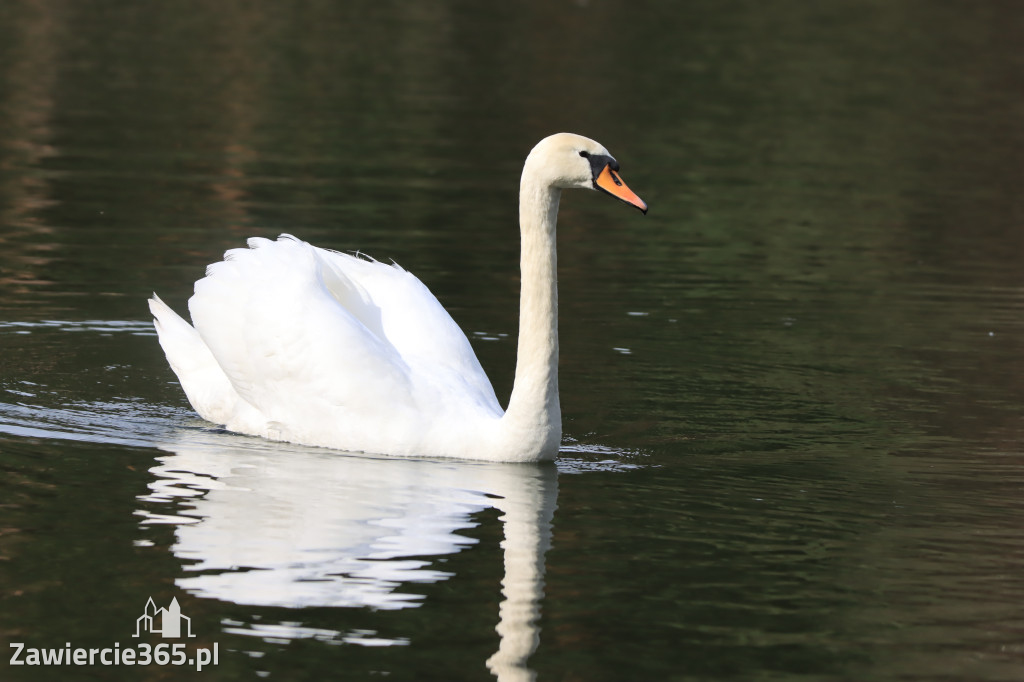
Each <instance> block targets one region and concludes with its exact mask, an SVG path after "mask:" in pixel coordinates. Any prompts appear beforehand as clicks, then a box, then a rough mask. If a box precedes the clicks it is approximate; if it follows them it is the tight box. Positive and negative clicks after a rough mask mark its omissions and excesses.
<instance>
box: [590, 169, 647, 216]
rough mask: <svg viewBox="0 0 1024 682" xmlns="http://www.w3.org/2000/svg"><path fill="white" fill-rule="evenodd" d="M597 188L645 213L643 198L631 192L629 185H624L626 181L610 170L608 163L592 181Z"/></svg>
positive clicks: (645, 205) (645, 207) (645, 206)
mask: <svg viewBox="0 0 1024 682" xmlns="http://www.w3.org/2000/svg"><path fill="white" fill-rule="evenodd" d="M594 184H595V185H597V188H598V189H601V190H604V191H605V192H608V194H611V195H612V196H613V197H615V198H616V199H621V200H622V201H625V202H626V203H627V204H631V205H633V206H636V207H637V208H639V209H640V210H641V211H643V213H644V214H645V215H646V214H647V204H646V203H645V202H644V200H643V199H641V198H640V197H638V196H637V195H636V194H634V193H633V190H631V189H630V188H629V187H626V183H624V182H623V181H622V178H620V177H619V174H618V173H616V172H615V171H613V170H612V167H611V166H610V165H608V166H605V167H604V170H603V171H601V174H600V175H598V176H597V180H595V181H594Z"/></svg>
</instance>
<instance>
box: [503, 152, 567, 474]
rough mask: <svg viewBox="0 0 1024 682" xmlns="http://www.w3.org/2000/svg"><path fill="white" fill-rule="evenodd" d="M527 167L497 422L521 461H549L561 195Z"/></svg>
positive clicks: (555, 411) (557, 430)
mask: <svg viewBox="0 0 1024 682" xmlns="http://www.w3.org/2000/svg"><path fill="white" fill-rule="evenodd" d="M531 170H532V166H531V164H530V163H529V162H528V163H527V164H526V167H525V168H524V169H523V177H522V181H521V182H520V185H519V226H520V230H521V232H522V254H521V256H520V262H519V267H520V276H521V289H520V293H519V350H518V353H517V359H516V379H515V384H514V385H513V387H512V397H511V398H510V399H509V403H508V410H507V411H506V412H505V416H504V417H503V418H502V422H503V431H504V433H505V437H506V443H507V444H508V445H510V446H513V447H514V448H515V449H516V450H520V449H521V450H522V459H529V460H537V459H553V458H554V457H555V455H556V454H558V444H559V442H560V441H561V439H562V411H561V408H560V407H559V404H558V280H557V255H556V251H555V223H556V221H557V218H558V200H559V198H560V197H561V190H560V189H558V188H556V187H551V186H549V185H547V184H544V183H542V182H539V181H537V180H536V178H535V174H534V173H533V172H531Z"/></svg>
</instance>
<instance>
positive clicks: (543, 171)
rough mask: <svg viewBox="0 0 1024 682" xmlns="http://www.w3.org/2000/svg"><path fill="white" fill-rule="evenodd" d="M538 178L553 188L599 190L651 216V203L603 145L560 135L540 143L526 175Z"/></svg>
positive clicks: (581, 137)
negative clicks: (638, 192) (632, 186)
mask: <svg viewBox="0 0 1024 682" xmlns="http://www.w3.org/2000/svg"><path fill="white" fill-rule="evenodd" d="M527 174H531V175H536V176H538V178H539V179H540V180H542V181H545V182H546V183H547V184H548V185H549V186H550V187H557V188H559V189H570V188H574V187H578V188H582V189H596V190H598V191H600V192H604V193H606V194H610V195H612V196H613V197H615V198H616V199H619V200H621V201H624V202H626V203H627V204H629V205H630V206H635V207H636V208H638V209H640V210H641V211H642V212H644V213H647V204H646V202H644V200H643V199H641V198H640V197H638V196H637V195H636V194H634V193H633V190H631V189H630V188H629V187H627V186H626V183H625V182H623V181H622V178H621V177H620V176H619V162H618V161H616V160H615V157H614V156H612V155H611V154H610V153H609V152H608V150H607V149H605V148H604V146H603V145H601V144H600V143H599V142H596V141H594V140H591V139H590V138H588V137H583V136H582V135H574V134H572V133H557V134H555V135H551V136H549V137H545V138H544V139H543V140H541V141H540V142H538V143H537V146H535V147H534V148H533V150H532V151H531V152H530V155H529V156H527V157H526V166H525V167H524V168H523V176H524V177H526V176H527Z"/></svg>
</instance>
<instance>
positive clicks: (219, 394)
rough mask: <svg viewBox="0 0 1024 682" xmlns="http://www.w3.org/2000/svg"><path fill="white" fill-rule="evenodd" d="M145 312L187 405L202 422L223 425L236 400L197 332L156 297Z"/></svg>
mask: <svg viewBox="0 0 1024 682" xmlns="http://www.w3.org/2000/svg"><path fill="white" fill-rule="evenodd" d="M149 310H150V312H151V313H152V314H153V326H154V327H156V333H157V336H158V337H159V339H160V347H161V348H163V350H164V354H165V355H166V356H167V362H168V364H170V366H171V369H172V370H174V373H175V375H177V377H178V382H179V383H180V384H181V387H182V389H183V390H184V391H185V395H186V396H187V397H188V401H189V403H191V404H192V407H193V408H194V409H195V411H196V412H198V413H199V416H201V417H202V418H203V419H206V420H207V421H211V422H214V423H217V424H227V423H228V422H229V421H230V419H231V415H232V414H233V413H234V412H235V411H236V408H237V406H238V403H239V401H240V399H239V397H238V394H237V393H236V392H235V390H234V388H233V387H232V386H231V382H230V381H228V378H227V376H226V375H225V374H224V371H223V370H222V369H221V368H220V365H218V364H217V360H216V359H215V358H214V357H213V354H212V353H211V352H210V349H209V348H207V346H206V344H205V343H203V340H202V338H201V337H200V336H199V332H197V331H196V330H195V328H194V327H193V326H192V325H190V324H189V323H188V322H186V321H185V320H184V319H182V317H181V316H180V315H178V314H177V313H176V312H174V311H173V310H171V308H170V306H168V305H167V304H166V303H164V302H163V301H162V300H160V297H159V296H157V295H156V294H153V297H152V298H151V299H149Z"/></svg>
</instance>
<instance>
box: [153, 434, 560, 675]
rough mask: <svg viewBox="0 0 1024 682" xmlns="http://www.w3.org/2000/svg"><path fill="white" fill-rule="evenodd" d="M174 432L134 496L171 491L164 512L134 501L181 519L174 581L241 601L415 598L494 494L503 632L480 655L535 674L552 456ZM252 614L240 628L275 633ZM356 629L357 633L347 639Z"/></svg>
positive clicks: (505, 668)
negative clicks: (418, 455) (444, 453)
mask: <svg viewBox="0 0 1024 682" xmlns="http://www.w3.org/2000/svg"><path fill="white" fill-rule="evenodd" d="M177 435H178V440H177V441H176V442H173V443H169V444H163V445H161V448H162V449H164V450H168V451H170V452H171V453H172V454H169V455H167V456H163V457H160V458H158V460H159V464H158V465H157V466H155V467H153V468H152V469H151V472H152V473H153V474H155V475H156V478H155V480H154V481H152V482H151V483H150V485H149V487H150V491H149V494H147V495H145V496H143V497H141V498H140V499H141V500H143V501H145V502H148V503H152V502H158V503H166V502H169V501H174V502H175V504H174V505H173V506H171V507H170V510H171V513H169V514H161V513H156V512H155V511H154V509H160V507H164V506H165V505H164V504H158V505H153V504H147V505H146V509H144V510H140V511H139V512H138V513H139V514H140V515H142V516H143V517H145V521H146V522H147V523H172V524H175V526H176V528H175V541H174V544H173V546H172V551H173V552H174V554H175V556H176V557H178V558H179V559H182V560H183V561H184V562H185V563H186V566H185V570H186V571H187V572H188V573H189V574H190V575H188V577H185V578H182V579H180V580H178V581H177V584H178V586H179V587H181V588H182V589H185V590H187V591H189V592H190V593H191V594H193V595H196V596H199V597H208V598H214V599H220V600H225V601H229V602H233V603H236V604H244V605H257V606H283V607H291V608H303V607H314V606H334V607H371V608H373V609H404V608H411V607H416V606H418V605H420V603H421V601H422V599H423V596H422V595H419V594H415V593H414V592H413V591H411V590H410V586H411V585H413V584H416V583H433V582H438V581H442V580H447V579H449V578H451V577H453V574H451V573H449V572H446V571H443V570H439V568H438V567H437V562H436V558H437V557H439V556H442V555H447V554H453V553H456V552H459V551H461V550H463V549H464V548H466V547H467V546H469V545H472V544H475V543H476V542H477V541H476V540H475V539H473V538H470V537H467V536H465V535H460V531H462V530H464V529H467V528H471V527H473V526H475V525H476V523H475V522H474V521H473V515H474V514H476V513H478V512H480V511H482V510H485V509H488V508H495V509H497V510H499V511H500V512H501V521H502V524H503V528H504V540H503V541H502V543H501V547H502V549H503V554H504V568H505V570H504V577H503V579H502V594H503V601H502V602H501V604H500V606H499V613H498V614H497V615H498V621H499V622H498V625H497V628H496V629H497V632H498V634H499V636H500V646H499V649H498V651H497V652H496V653H495V654H494V655H493V656H491V658H490V659H489V660H488V661H487V665H488V668H489V669H490V670H491V672H492V673H494V674H495V675H496V676H497V677H498V678H499V679H501V680H518V679H532V678H533V675H532V673H531V672H530V671H529V670H528V669H527V668H526V661H527V659H528V658H529V656H530V655H531V654H532V653H533V652H534V650H536V648H537V645H538V642H539V632H538V627H537V618H538V614H539V610H540V600H541V595H542V590H543V578H544V554H545V552H546V551H547V549H548V547H549V545H550V538H551V519H552V516H553V514H554V510H555V505H556V497H557V472H556V469H555V467H554V466H541V465H529V464H527V465H522V464H520V465H516V464H511V465H510V464H497V463H488V462H463V461H424V460H404V459H395V458H374V457H369V456H347V455H340V454H338V453H332V452H328V451H323V450H318V449H313V448H300V447H293V446H282V445H281V444H265V443H263V442H255V443H254V442H253V441H252V440H251V439H245V438H239V437H236V436H230V435H227V434H219V433H213V432H210V431H205V430H197V431H193V432H181V431H179V432H178V434H177ZM161 511H162V510H161ZM229 625H231V624H229ZM239 625H241V624H239ZM298 626H299V624H296V627H298ZM253 627H254V628H255V631H254V630H253V629H248V630H244V632H245V633H246V634H260V635H261V636H262V635H266V636H270V637H273V636H275V633H272V632H269V631H268V632H266V633H263V632H262V631H261V630H260V629H259V628H260V627H263V626H260V625H254V626H253ZM298 629H299V631H297V632H295V633H293V634H295V635H296V636H299V637H302V636H311V635H309V634H308V633H303V632H301V630H302V629H301V627H299V628H298ZM235 631H239V630H235ZM328 634H331V633H328ZM322 635H323V633H321V636H322ZM363 635H365V636H367V637H371V639H372V635H371V633H363ZM276 636H277V637H279V638H280V637H281V636H282V634H281V633H276ZM312 636H315V635H312ZM353 637H355V638H356V639H358V638H359V637H360V634H359V633H356V634H354V635H353V634H352V633H349V634H347V635H345V636H344V637H343V638H342V639H344V640H345V641H352V638H353ZM285 638H287V636H286V637H285ZM352 643H365V642H361V641H360V642H357V641H353V642H352ZM376 643H401V642H386V641H378V642H376Z"/></svg>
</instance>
